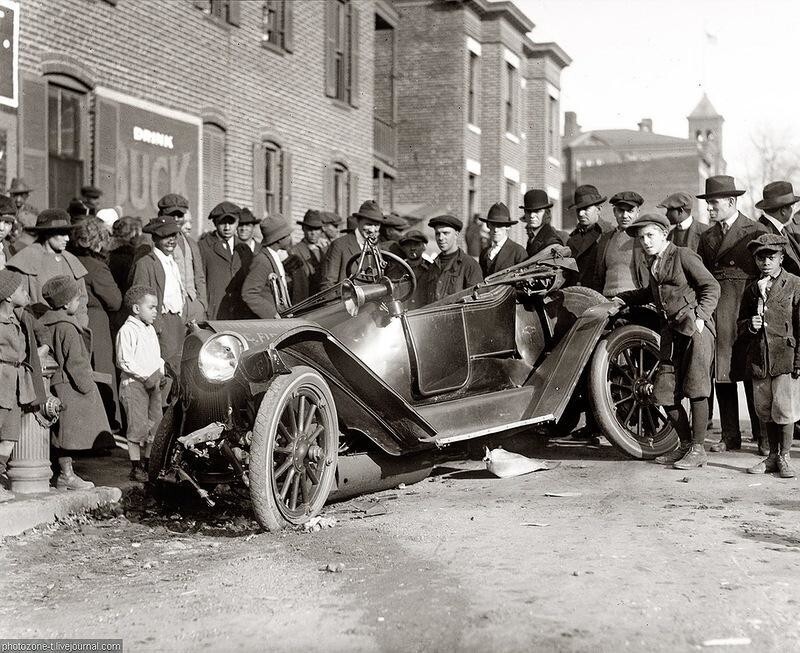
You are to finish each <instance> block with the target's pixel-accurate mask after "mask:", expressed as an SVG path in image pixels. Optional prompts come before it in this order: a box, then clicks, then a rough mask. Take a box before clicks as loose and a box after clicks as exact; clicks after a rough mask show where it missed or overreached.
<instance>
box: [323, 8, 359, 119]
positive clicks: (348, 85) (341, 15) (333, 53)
mask: <svg viewBox="0 0 800 653" xmlns="http://www.w3.org/2000/svg"><path fill="white" fill-rule="evenodd" d="M359 20H360V11H359V10H358V8H357V7H354V6H353V3H352V2H351V1H350V0H328V1H327V4H326V6H325V93H326V95H328V96H330V97H332V98H335V99H337V100H341V101H342V102H347V103H349V104H351V105H352V106H358V81H359V79H358V76H359V66H358V59H359Z"/></svg>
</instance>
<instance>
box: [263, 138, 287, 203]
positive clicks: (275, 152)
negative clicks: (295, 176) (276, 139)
mask: <svg viewBox="0 0 800 653" xmlns="http://www.w3.org/2000/svg"><path fill="white" fill-rule="evenodd" d="M281 159H282V156H281V148H280V146H278V145H276V144H275V143H271V142H269V143H264V195H265V202H264V208H265V210H266V212H267V215H273V214H274V213H280V212H281V211H282V210H283V207H282V206H281V198H282V196H283V195H282V193H281V177H282V176H283V175H282V174H281V172H282V170H281V168H282V161H281Z"/></svg>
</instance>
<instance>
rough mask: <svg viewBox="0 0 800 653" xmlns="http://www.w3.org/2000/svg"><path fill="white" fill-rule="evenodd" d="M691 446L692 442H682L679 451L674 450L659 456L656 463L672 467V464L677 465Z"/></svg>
mask: <svg viewBox="0 0 800 653" xmlns="http://www.w3.org/2000/svg"><path fill="white" fill-rule="evenodd" d="M691 446H692V443H691V442H681V443H680V444H679V445H678V448H677V449H673V450H672V451H670V452H669V453H665V454H664V455H662V456H658V458H656V459H655V462H657V463H658V464H659V465H671V464H672V463H676V462H678V461H679V460H680V459H681V458H683V457H684V456H685V455H686V454H687V453H688V452H689V449H690V448H691Z"/></svg>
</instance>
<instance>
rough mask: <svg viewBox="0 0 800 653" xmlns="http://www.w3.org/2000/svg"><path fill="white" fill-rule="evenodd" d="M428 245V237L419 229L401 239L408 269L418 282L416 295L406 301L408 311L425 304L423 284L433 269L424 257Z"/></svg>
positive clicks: (408, 232) (409, 232)
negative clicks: (412, 272)
mask: <svg viewBox="0 0 800 653" xmlns="http://www.w3.org/2000/svg"><path fill="white" fill-rule="evenodd" d="M427 244H428V237H427V236H426V235H425V234H424V233H422V232H421V231H418V230H417V229H411V230H410V231H407V232H406V233H405V234H403V236H402V237H401V238H400V247H401V248H402V249H403V258H404V259H405V261H406V263H408V267H410V268H411V269H412V270H413V271H414V277H415V278H416V280H417V287H416V289H415V290H414V294H413V295H412V296H411V297H410V298H409V299H408V300H407V301H406V308H407V309H408V310H411V309H414V308H419V307H420V306H423V305H424V303H425V293H424V290H425V289H424V288H423V284H424V279H425V277H426V275H427V274H428V273H429V270H430V268H431V264H430V262H429V261H427V260H426V259H425V258H424V257H423V256H422V255H423V254H424V253H425V247H426V245H427Z"/></svg>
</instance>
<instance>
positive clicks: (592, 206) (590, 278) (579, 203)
mask: <svg viewBox="0 0 800 653" xmlns="http://www.w3.org/2000/svg"><path fill="white" fill-rule="evenodd" d="M607 199H608V198H607V197H604V196H602V195H600V193H599V191H598V190H597V188H595V187H594V186H591V185H589V184H586V185H584V186H578V187H577V188H576V189H575V195H574V199H573V202H572V204H571V205H570V207H569V208H571V209H575V213H576V215H577V217H578V226H577V227H575V229H573V230H572V233H570V235H569V239H568V240H567V247H569V248H570V249H571V250H572V257H573V258H574V259H575V262H576V263H577V264H578V279H577V285H579V286H586V287H587V288H593V289H595V290H597V286H598V285H599V284H598V282H597V279H596V278H595V268H596V267H597V241H598V240H600V236H601V235H602V234H603V228H602V227H601V226H600V225H599V223H598V221H599V220H600V207H601V206H602V205H603V203H604V202H605V201H606V200H607Z"/></svg>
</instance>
